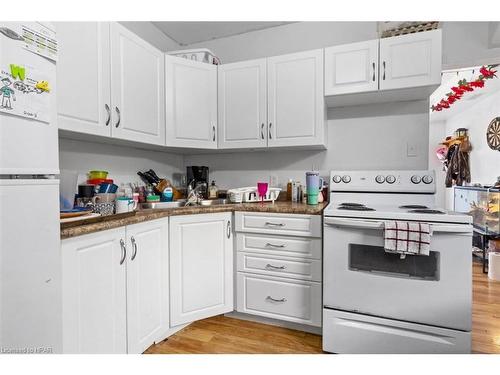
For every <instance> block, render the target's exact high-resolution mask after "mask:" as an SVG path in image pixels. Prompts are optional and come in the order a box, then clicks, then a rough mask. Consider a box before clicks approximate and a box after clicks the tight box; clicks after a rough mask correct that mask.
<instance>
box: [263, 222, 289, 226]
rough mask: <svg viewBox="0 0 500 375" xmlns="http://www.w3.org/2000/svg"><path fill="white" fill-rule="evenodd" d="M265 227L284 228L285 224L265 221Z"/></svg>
mask: <svg viewBox="0 0 500 375" xmlns="http://www.w3.org/2000/svg"><path fill="white" fill-rule="evenodd" d="M265 225H271V226H273V227H284V226H285V224H283V223H271V222H270V221H266V224H265Z"/></svg>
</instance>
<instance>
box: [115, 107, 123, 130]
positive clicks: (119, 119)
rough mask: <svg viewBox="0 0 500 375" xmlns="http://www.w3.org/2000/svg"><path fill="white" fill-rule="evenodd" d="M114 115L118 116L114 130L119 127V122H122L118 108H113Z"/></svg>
mask: <svg viewBox="0 0 500 375" xmlns="http://www.w3.org/2000/svg"><path fill="white" fill-rule="evenodd" d="M115 111H116V114H117V115H118V121H117V122H116V125H115V128H117V127H119V126H120V121H121V120H122V115H121V113H120V110H119V109H118V107H115Z"/></svg>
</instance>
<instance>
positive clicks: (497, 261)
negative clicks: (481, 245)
mask: <svg viewBox="0 0 500 375" xmlns="http://www.w3.org/2000/svg"><path fill="white" fill-rule="evenodd" d="M488 277H489V278H490V279H491V280H496V281H500V253H494V252H490V253H489V254H488Z"/></svg>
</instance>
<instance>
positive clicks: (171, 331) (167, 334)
mask: <svg viewBox="0 0 500 375" xmlns="http://www.w3.org/2000/svg"><path fill="white" fill-rule="evenodd" d="M190 324H191V323H186V324H181V325H180V326H175V327H172V328H169V329H168V330H167V331H166V332H165V333H163V334H161V335H159V336H158V338H157V339H156V340H155V344H158V343H160V342H162V341H163V340H165V339H168V338H169V337H170V336H172V335H173V334H174V333H177V332H179V331H180V330H181V329H184V328H186V327H187V326H188V325H190Z"/></svg>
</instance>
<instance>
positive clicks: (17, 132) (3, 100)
mask: <svg viewBox="0 0 500 375" xmlns="http://www.w3.org/2000/svg"><path fill="white" fill-rule="evenodd" d="M56 49H57V47H56V46H55V33H54V29H53V28H52V26H51V25H50V24H45V23H26V22H23V23H17V22H16V23H14V22H8V23H1V22H0V353H50V352H52V353H60V352H62V332H61V331H62V302H61V254H60V233H59V180H58V179H57V175H58V174H59V156H58V136H57V122H56V105H55V104H56V101H55V97H56V95H55V93H56V65H55V64H56V61H55V58H54V57H55V56H56V53H55V51H54V50H56Z"/></svg>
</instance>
